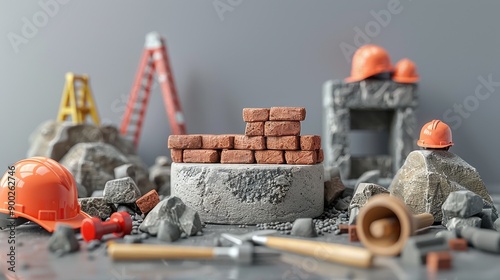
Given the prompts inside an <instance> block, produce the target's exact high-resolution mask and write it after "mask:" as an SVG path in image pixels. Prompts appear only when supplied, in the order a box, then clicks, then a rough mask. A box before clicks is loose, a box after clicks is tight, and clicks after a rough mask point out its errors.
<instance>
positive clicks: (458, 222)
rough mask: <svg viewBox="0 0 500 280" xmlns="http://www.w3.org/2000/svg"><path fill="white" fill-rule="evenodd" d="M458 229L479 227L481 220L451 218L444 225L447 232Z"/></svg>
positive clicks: (475, 218) (476, 218)
mask: <svg viewBox="0 0 500 280" xmlns="http://www.w3.org/2000/svg"><path fill="white" fill-rule="evenodd" d="M460 227H477V228H479V227H481V218H479V217H469V218H458V217H455V218H451V219H449V220H448V222H447V223H446V228H447V229H448V230H454V229H457V228H460Z"/></svg>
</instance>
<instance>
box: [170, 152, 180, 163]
mask: <svg viewBox="0 0 500 280" xmlns="http://www.w3.org/2000/svg"><path fill="white" fill-rule="evenodd" d="M182 151H183V150H181V149H170V157H171V158H172V161H173V162H182Z"/></svg>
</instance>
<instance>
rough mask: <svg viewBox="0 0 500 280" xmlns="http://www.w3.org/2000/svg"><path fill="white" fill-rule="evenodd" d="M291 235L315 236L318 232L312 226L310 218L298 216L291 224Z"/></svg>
mask: <svg viewBox="0 0 500 280" xmlns="http://www.w3.org/2000/svg"><path fill="white" fill-rule="evenodd" d="M290 234H291V235H294V236H301V237H316V236H318V233H317V232H316V230H315V228H314V222H313V219H312V218H300V219H297V220H295V222H293V225H292V230H291V232H290Z"/></svg>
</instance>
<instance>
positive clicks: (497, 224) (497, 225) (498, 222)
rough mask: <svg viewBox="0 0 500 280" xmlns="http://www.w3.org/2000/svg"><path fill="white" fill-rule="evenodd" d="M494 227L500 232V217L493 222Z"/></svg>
mask: <svg viewBox="0 0 500 280" xmlns="http://www.w3.org/2000/svg"><path fill="white" fill-rule="evenodd" d="M493 228H494V229H495V230H496V231H498V232H500V218H497V219H496V220H495V222H494V223H493Z"/></svg>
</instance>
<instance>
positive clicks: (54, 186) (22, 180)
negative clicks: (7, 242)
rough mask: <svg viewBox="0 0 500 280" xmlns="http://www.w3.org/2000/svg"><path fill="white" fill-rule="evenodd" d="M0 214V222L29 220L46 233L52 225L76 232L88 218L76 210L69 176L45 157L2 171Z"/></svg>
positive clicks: (74, 195)
mask: <svg viewBox="0 0 500 280" xmlns="http://www.w3.org/2000/svg"><path fill="white" fill-rule="evenodd" d="M0 213H1V214H2V215H1V217H2V220H4V219H9V218H16V220H17V221H18V222H16V224H20V223H23V222H26V221H27V220H30V221H32V222H35V223H37V224H39V225H40V226H42V227H43V228H45V229H46V230H48V231H50V232H53V231H54V229H55V226H56V223H63V224H67V225H69V226H71V227H72V228H74V229H78V228H80V226H81V224H82V221H83V219H85V218H89V217H90V216H89V215H88V214H87V213H84V212H82V211H81V210H80V205H79V204H78V191H77V188H76V183H75V179H74V178H73V175H71V173H70V172H69V171H68V170H67V169H66V168H65V167H64V166H62V165H61V164H60V163H58V162H57V161H55V160H53V159H50V158H45V157H32V158H28V159H23V160H20V161H18V162H17V163H16V164H14V165H13V169H12V170H7V171H6V173H5V174H4V176H3V177H2V179H1V180H0ZM19 221H21V222H19ZM2 222H4V221H2Z"/></svg>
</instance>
